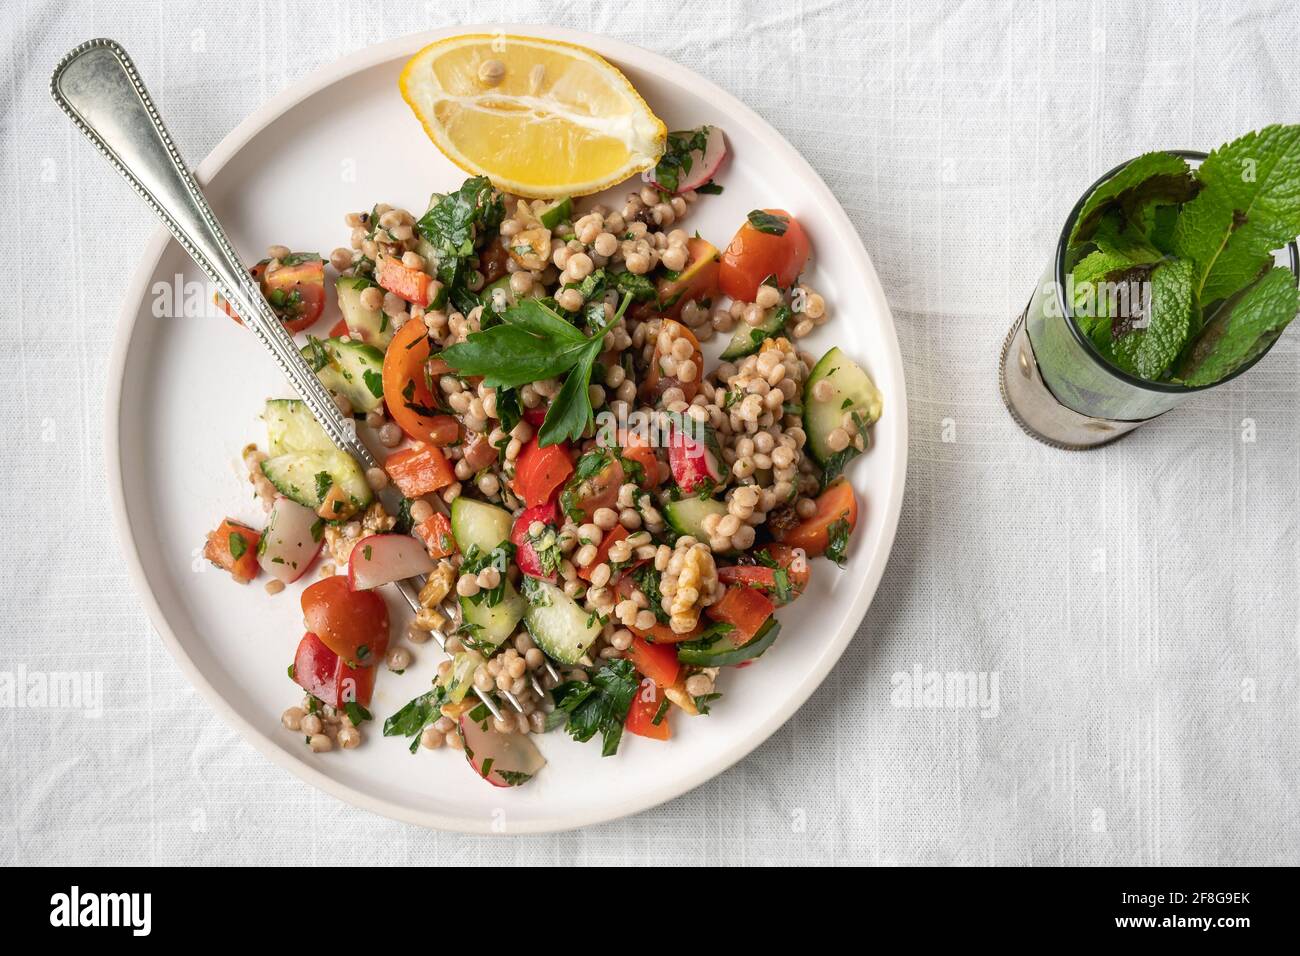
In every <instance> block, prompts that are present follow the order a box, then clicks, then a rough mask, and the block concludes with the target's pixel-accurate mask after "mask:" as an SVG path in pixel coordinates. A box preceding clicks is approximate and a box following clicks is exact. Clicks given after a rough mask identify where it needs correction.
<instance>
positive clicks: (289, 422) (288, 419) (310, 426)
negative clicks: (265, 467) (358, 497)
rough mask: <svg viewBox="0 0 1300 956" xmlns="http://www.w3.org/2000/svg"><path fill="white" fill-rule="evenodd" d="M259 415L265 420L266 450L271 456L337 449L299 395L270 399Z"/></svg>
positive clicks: (334, 450)
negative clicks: (296, 396) (297, 396)
mask: <svg viewBox="0 0 1300 956" xmlns="http://www.w3.org/2000/svg"><path fill="white" fill-rule="evenodd" d="M262 418H263V420H264V421H265V422H266V437H267V453H268V454H269V455H270V456H271V457H272V458H275V457H278V456H279V455H285V454H288V453H289V452H337V451H338V448H336V447H335V445H334V443H333V442H332V441H330V437H329V435H326V434H325V429H323V428H321V427H320V425H319V424H318V423H317V421H316V419H314V418H313V417H312V414H311V411H310V410H309V409H308V408H307V404H306V402H304V401H302V400H301V399H298V398H273V399H270V400H269V401H267V403H266V410H265V411H264V412H263V413H262Z"/></svg>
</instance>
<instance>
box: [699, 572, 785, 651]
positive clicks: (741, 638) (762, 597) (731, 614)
mask: <svg viewBox="0 0 1300 956" xmlns="http://www.w3.org/2000/svg"><path fill="white" fill-rule="evenodd" d="M774 610H776V606H775V605H773V604H772V601H771V599H770V598H769V597H768V596H767V595H766V594H764V593H763V592H762V591H757V590H755V589H754V588H747V587H729V588H727V591H726V593H725V594H723V595H722V600H720V601H718V602H717V603H716V604H711V605H710V606H709V607H707V608H705V609H704V613H705V614H707V615H708V616H709V617H710V618H712V619H713V620H715V621H725V622H726V623H727V624H730V625H731V626H732V627H734V628H735V630H733V631H732V632H731V634H730V635H729V637H730V639H731V642H732V644H734V645H735V646H736V647H741V646H742V645H745V644H748V643H749V642H750V641H751V640H753V638H754V635H755V634H757V633H758V631H759V628H761V627H762V626H763V623H764V622H765V621H766V620H767V619H768V618H769V617H771V616H772V612H773V611H774Z"/></svg>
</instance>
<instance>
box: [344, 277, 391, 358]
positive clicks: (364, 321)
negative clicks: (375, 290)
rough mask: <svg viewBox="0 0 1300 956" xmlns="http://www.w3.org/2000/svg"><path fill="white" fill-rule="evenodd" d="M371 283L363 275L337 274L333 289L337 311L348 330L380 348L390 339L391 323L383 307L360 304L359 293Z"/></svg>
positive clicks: (384, 347)
mask: <svg viewBox="0 0 1300 956" xmlns="http://www.w3.org/2000/svg"><path fill="white" fill-rule="evenodd" d="M372 285H374V283H373V282H371V281H370V280H369V279H367V278H365V277H364V276H339V280H338V282H336V283H335V284H334V290H335V291H336V292H337V293H338V296H339V311H341V312H342V313H343V321H344V322H346V323H347V326H348V332H349V333H351V334H352V335H353V336H354V337H356V338H358V339H360V340H361V341H362V342H367V343H369V344H370V345H374V346H376V347H377V348H379V349H381V350H382V349H386V348H388V343H389V342H390V341H392V338H393V324H392V322H390V321H389V320H388V316H386V315H385V314H384V311H383V309H367V308H366V307H365V306H364V305H362V304H361V293H362V292H364V291H366V289H368V288H370V287H371V286H372Z"/></svg>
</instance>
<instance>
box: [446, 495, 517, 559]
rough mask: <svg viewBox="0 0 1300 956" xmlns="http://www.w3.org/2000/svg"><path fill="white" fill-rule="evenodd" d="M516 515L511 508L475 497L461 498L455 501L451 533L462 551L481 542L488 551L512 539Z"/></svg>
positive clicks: (466, 552)
mask: <svg viewBox="0 0 1300 956" xmlns="http://www.w3.org/2000/svg"><path fill="white" fill-rule="evenodd" d="M513 525H514V519H513V518H511V517H510V512H508V511H506V510H505V509H503V508H498V507H497V506H496V505H489V504H486V503H484V502H482V501H475V500H473V499H472V498H457V499H456V500H455V501H453V502H452V503H451V533H452V535H453V536H454V537H455V539H456V546H457V547H458V548H460V553H461V554H469V549H470V548H472V547H473V546H475V545H478V549H479V551H480V552H482V553H483V554H487V553H488V552H489V551H492V550H494V549H495V548H496V546H497V545H499V544H500V543H501V542H502V541H505V540H507V539H509V537H510V529H511V527H512V526H513Z"/></svg>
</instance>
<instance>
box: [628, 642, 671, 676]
mask: <svg viewBox="0 0 1300 956" xmlns="http://www.w3.org/2000/svg"><path fill="white" fill-rule="evenodd" d="M627 657H628V660H630V661H631V662H632V666H633V667H635V668H636V669H637V670H639V671H640V672H641V673H642V674H644V675H645V676H646V677H648V678H650V679H651V680H652V681H654V682H655V683H656V684H658V685H659V686H660V687H672V686H673V684H676V683H677V677H678V675H680V674H681V672H682V665H681V662H680V661H678V660H677V648H675V647H673V646H672V645H671V644H651V643H649V642H647V641H644V640H642V639H641V638H639V637H637V636H635V635H633V637H632V646H631V647H629V648H628V649H627Z"/></svg>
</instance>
